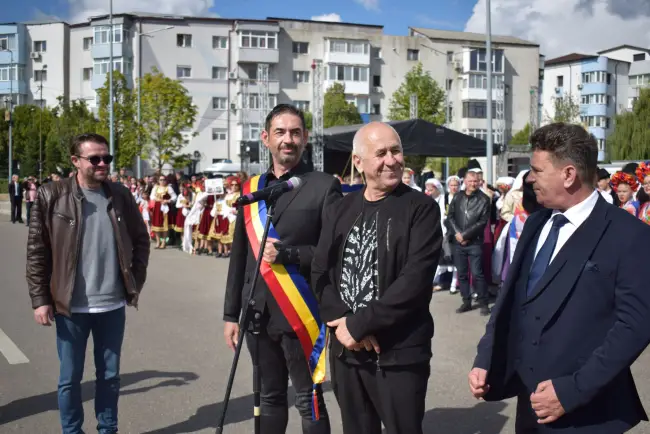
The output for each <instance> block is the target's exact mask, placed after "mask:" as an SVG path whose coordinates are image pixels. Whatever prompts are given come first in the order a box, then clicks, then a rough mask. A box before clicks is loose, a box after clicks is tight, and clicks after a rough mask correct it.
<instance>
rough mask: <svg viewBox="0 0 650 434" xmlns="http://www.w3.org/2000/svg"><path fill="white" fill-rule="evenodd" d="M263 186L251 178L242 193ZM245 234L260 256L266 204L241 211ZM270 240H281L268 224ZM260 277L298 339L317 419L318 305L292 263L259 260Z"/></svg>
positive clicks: (262, 178) (323, 332)
mask: <svg viewBox="0 0 650 434" xmlns="http://www.w3.org/2000/svg"><path fill="white" fill-rule="evenodd" d="M265 185H266V175H264V174H263V175H259V176H254V177H252V178H251V179H250V180H248V181H247V182H246V183H245V184H244V189H243V194H244V195H246V194H249V193H254V192H256V191H257V190H258V189H259V188H260V187H262V188H264V186H265ZM243 211H244V222H245V225H246V234H247V235H248V241H249V242H250V243H251V248H252V249H253V253H254V254H255V258H256V259H257V257H258V256H259V250H260V242H261V241H262V234H263V232H264V224H265V223H266V204H265V202H264V201H258V202H254V203H252V204H250V205H248V206H246V207H244V209H243ZM269 237H271V238H276V239H280V237H279V235H278V233H277V232H276V230H275V228H274V227H273V223H271V227H270V229H269ZM260 274H261V275H262V278H263V279H264V282H266V286H267V287H268V288H269V290H270V291H271V294H273V298H275V301H276V302H277V303H278V305H279V306H280V309H281V310H282V313H283V314H284V316H285V318H286V319H287V321H288V322H289V324H290V325H291V327H292V328H293V330H294V332H295V333H296V335H297V336H298V339H299V340H300V344H301V346H302V349H303V351H304V353H305V357H306V360H307V362H308V364H309V371H310V372H311V375H312V381H313V384H314V388H313V400H312V417H313V418H314V419H315V420H318V419H319V417H320V415H319V412H318V399H317V395H316V386H317V385H318V384H321V383H322V382H323V381H324V380H325V346H326V340H327V327H326V326H325V324H323V323H322V322H321V319H320V315H319V313H318V302H317V301H316V297H315V295H314V293H313V292H312V290H311V288H310V287H309V284H308V283H307V281H306V280H305V278H304V277H303V276H302V275H301V274H300V273H299V271H298V266H296V265H293V264H287V265H283V264H268V263H266V262H264V261H262V266H261V268H260Z"/></svg>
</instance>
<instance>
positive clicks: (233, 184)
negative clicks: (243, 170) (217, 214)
mask: <svg viewBox="0 0 650 434" xmlns="http://www.w3.org/2000/svg"><path fill="white" fill-rule="evenodd" d="M226 183H227V184H228V194H226V207H227V208H226V212H227V216H226V217H227V219H228V231H227V232H226V233H225V234H224V235H223V236H222V237H221V244H222V245H223V249H224V251H223V257H224V258H227V257H229V256H230V249H231V247H232V242H233V238H234V235H235V221H236V220H237V208H236V207H235V202H237V199H239V197H240V196H241V180H240V179H239V178H237V177H236V176H231V177H228V178H227V179H226Z"/></svg>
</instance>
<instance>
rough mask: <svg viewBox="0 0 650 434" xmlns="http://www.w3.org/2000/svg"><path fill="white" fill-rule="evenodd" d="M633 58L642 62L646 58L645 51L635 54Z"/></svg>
mask: <svg viewBox="0 0 650 434" xmlns="http://www.w3.org/2000/svg"><path fill="white" fill-rule="evenodd" d="M633 60H634V61H635V62H640V61H642V60H645V53H639V54H635V55H634V57H633Z"/></svg>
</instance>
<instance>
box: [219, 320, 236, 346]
mask: <svg viewBox="0 0 650 434" xmlns="http://www.w3.org/2000/svg"><path fill="white" fill-rule="evenodd" d="M223 337H224V338H226V345H228V347H229V348H230V349H231V350H233V351H235V349H236V348H237V341H239V324H237V323H236V322H226V324H225V325H224V327H223Z"/></svg>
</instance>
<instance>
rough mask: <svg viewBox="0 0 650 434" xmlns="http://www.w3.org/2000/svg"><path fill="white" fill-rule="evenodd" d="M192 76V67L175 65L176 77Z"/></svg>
mask: <svg viewBox="0 0 650 434" xmlns="http://www.w3.org/2000/svg"><path fill="white" fill-rule="evenodd" d="M190 77H192V68H191V67H190V66H177V67H176V78H190Z"/></svg>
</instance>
